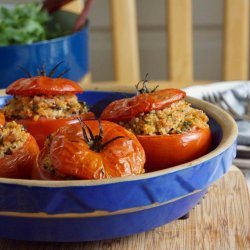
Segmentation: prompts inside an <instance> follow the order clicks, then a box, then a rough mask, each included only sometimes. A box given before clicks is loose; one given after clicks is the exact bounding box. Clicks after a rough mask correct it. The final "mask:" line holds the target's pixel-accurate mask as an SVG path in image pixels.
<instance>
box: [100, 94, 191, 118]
mask: <svg viewBox="0 0 250 250" xmlns="http://www.w3.org/2000/svg"><path fill="white" fill-rule="evenodd" d="M185 96H186V93H185V92H184V91H182V90H179V89H163V90H159V91H156V92H153V93H143V94H139V95H136V96H134V97H131V98H125V99H120V100H117V101H114V102H112V103H110V104H109V105H108V106H107V107H106V108H105V109H104V110H103V112H102V114H101V119H102V120H107V121H112V122H120V121H128V120H130V119H131V118H132V117H135V116H138V115H139V114H141V113H147V112H149V111H151V110H160V109H163V108H165V107H167V106H170V105H171V104H172V103H173V102H176V101H179V100H181V99H183V98H184V97H185Z"/></svg>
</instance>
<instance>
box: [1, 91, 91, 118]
mask: <svg viewBox="0 0 250 250" xmlns="http://www.w3.org/2000/svg"><path fill="white" fill-rule="evenodd" d="M3 111H4V113H5V116H6V117H7V118H9V119H27V118H33V119H34V120H38V119H39V118H41V117H45V118H50V119H58V118H67V117H71V116H72V115H80V114H84V113H87V112H88V109H87V106H86V104H85V103H80V102H78V100H77V97H76V95H72V94H68V95H51V96H45V95H41V96H14V98H13V99H11V100H10V101H9V103H8V104H7V105H6V106H5V107H4V108H3Z"/></svg>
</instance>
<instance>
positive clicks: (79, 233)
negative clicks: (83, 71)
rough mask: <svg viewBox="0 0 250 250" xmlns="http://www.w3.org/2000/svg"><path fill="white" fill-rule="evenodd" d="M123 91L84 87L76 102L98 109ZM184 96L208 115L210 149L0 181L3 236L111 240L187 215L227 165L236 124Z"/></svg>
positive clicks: (233, 149)
mask: <svg viewBox="0 0 250 250" xmlns="http://www.w3.org/2000/svg"><path fill="white" fill-rule="evenodd" d="M126 95H129V94H126V93H125V94H120V93H119V94H118V93H110V92H93V91H92V92H91V91H86V92H85V93H83V94H81V95H79V99H81V100H84V101H86V102H87V103H89V105H90V106H91V108H96V106H97V105H96V103H98V106H99V107H100V108H103V107H104V106H105V105H106V104H105V103H106V102H107V100H109V101H112V100H114V99H117V98H121V97H123V96H126ZM6 98H7V97H2V98H0V101H2V103H4V102H5V101H6ZM187 100H188V101H190V102H191V103H192V105H193V106H195V107H197V108H201V109H203V110H204V111H205V112H206V113H207V114H208V115H209V117H210V127H211V130H212V135H213V149H212V151H211V152H209V153H208V154H206V155H204V156H202V157H200V158H198V159H196V160H194V161H191V162H187V163H185V164H182V165H178V166H175V167H172V168H168V169H164V170H160V171H155V172H151V173H145V174H142V175H138V176H131V177H122V178H113V179H109V180H73V181H38V180H18V179H7V178H0V237H5V238H10V239H18V240H30V241H53V242H56V241H58V242H72V241H93V240H103V239H112V238H116V237H121V236H127V235H130V234H134V233H139V232H143V231H146V230H150V229H152V228H155V227H158V226H161V225H163V224H166V223H168V222H171V221H173V220H176V219H178V218H180V217H182V216H183V215H185V214H186V213H188V212H189V211H190V209H192V208H193V207H194V206H195V205H196V204H197V203H198V202H199V201H200V199H201V198H202V197H203V196H204V194H205V193H206V192H207V189H208V187H209V186H210V185H211V184H213V183H214V182H215V181H216V180H218V179H219V178H221V177H222V176H223V175H224V174H225V173H226V172H227V171H228V169H229V167H230V166H231V163H232V160H233V158H234V157H235V154H236V137H237V126H236V124H235V121H234V120H233V119H232V118H231V117H230V116H229V115H228V114H227V113H226V112H224V111H223V110H221V109H219V108H217V107H216V106H214V105H212V104H209V103H207V102H204V101H201V100H197V99H195V98H190V97H188V98H187ZM101 104H105V105H101Z"/></svg>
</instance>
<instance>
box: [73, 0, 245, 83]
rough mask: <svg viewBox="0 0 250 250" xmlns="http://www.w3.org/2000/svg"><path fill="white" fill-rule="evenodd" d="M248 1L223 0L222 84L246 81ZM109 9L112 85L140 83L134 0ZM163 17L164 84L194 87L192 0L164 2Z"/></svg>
mask: <svg viewBox="0 0 250 250" xmlns="http://www.w3.org/2000/svg"><path fill="white" fill-rule="evenodd" d="M249 1H250V0H237V1H235V0H224V30H223V67H222V68H223V80H246V79H248V78H249ZM110 6H111V17H112V43H113V64H114V77H115V81H116V82H122V83H124V82H127V83H129V82H132V83H135V82H137V81H139V80H140V79H141V76H140V65H139V48H138V26H137V16H136V0H121V1H117V0H110ZM78 9H79V8H78ZM166 16H167V18H166V30H167V37H166V39H167V42H168V47H167V51H166V57H167V60H168V81H169V82H174V83H176V84H179V87H182V86H186V85H188V84H190V83H193V84H195V83H196V81H195V79H194V67H193V24H192V23H193V21H192V0H166ZM166 78H167V77H166ZM177 86H178V85H177Z"/></svg>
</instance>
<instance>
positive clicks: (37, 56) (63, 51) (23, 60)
mask: <svg viewBox="0 0 250 250" xmlns="http://www.w3.org/2000/svg"><path fill="white" fill-rule="evenodd" d="M76 18H77V15H75V14H73V13H70V12H66V11H60V12H58V13H57V15H56V17H55V19H56V20H58V22H60V23H62V26H63V27H65V28H66V27H67V28H68V29H70V27H72V26H73V23H74V20H75V19H76ZM62 61H63V64H62V65H61V66H60V68H59V69H58V73H61V72H62V71H63V70H65V69H68V68H69V69H70V70H69V71H68V72H67V73H66V74H65V75H64V77H65V78H69V79H71V80H74V81H76V82H79V81H80V80H81V79H82V78H84V76H85V75H86V74H87V73H88V71H89V54H88V24H86V25H85V27H83V28H82V29H81V30H79V31H78V32H75V33H72V34H70V35H66V36H62V37H58V38H55V39H50V40H45V41H41V42H36V43H32V44H27V45H12V46H0V75H1V81H0V89H3V88H6V87H7V86H8V85H10V84H11V83H12V82H14V81H15V80H17V79H19V78H22V77H26V76H25V74H24V72H23V71H22V70H21V69H20V66H21V67H23V68H25V69H27V71H28V72H30V73H31V75H33V76H35V75H37V68H38V67H40V68H41V67H42V66H43V64H44V65H45V69H46V71H48V72H49V71H50V70H51V69H52V68H53V67H54V66H55V65H56V64H58V63H59V62H62ZM55 76H56V75H55Z"/></svg>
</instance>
